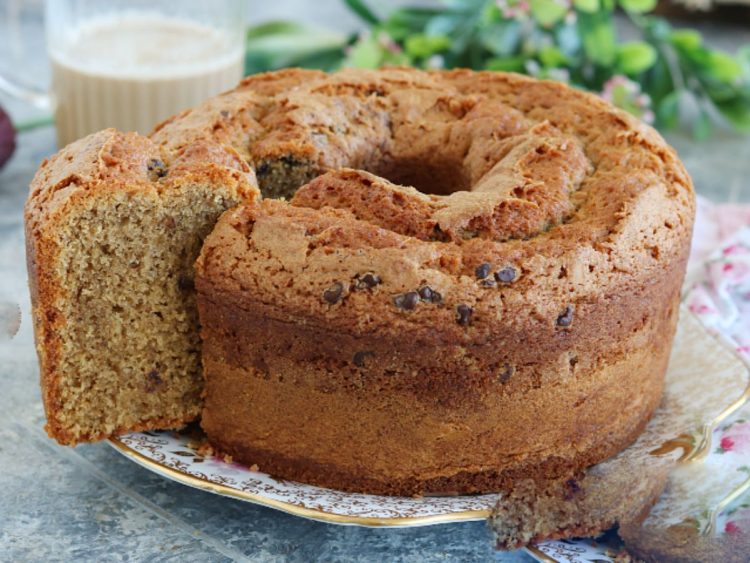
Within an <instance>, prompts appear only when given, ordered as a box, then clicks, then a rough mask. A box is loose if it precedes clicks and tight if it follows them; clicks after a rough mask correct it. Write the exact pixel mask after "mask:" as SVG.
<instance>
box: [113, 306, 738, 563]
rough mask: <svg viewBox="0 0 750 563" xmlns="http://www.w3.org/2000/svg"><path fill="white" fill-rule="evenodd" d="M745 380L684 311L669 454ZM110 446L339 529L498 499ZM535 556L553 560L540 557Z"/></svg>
mask: <svg viewBox="0 0 750 563" xmlns="http://www.w3.org/2000/svg"><path fill="white" fill-rule="evenodd" d="M717 344H719V345H717ZM709 373H710V374H711V377H710V378H707V377H706V374H709ZM748 380H749V377H748V370H747V368H746V367H745V365H744V364H743V363H742V362H741V360H739V358H738V357H737V356H736V354H734V352H733V350H730V349H729V348H728V347H725V346H722V345H720V343H717V339H716V337H714V336H712V335H710V334H709V333H708V332H707V331H706V330H705V329H703V327H702V326H701V325H700V323H699V322H698V321H697V320H696V319H695V317H694V316H693V315H692V314H691V313H690V312H688V311H687V310H686V309H685V308H683V310H682V314H681V319H680V323H679V326H678V332H677V336H676V338H675V344H674V348H673V351H672V359H671V362H670V368H669V370H668V374H667V385H666V391H665V394H666V395H667V396H669V398H670V400H669V401H665V404H673V405H676V408H678V409H679V411H680V412H679V413H675V416H677V417H678V418H679V419H680V420H684V421H685V423H684V424H685V426H684V427H683V428H682V432H681V433H679V434H678V435H674V434H671V433H670V435H665V436H664V440H663V443H664V447H665V448H666V449H667V451H672V450H674V448H675V447H679V448H682V450H683V455H682V458H683V459H695V458H700V457H703V456H705V454H706V453H707V452H708V451H710V449H711V436H712V432H713V431H714V430H715V429H717V428H718V427H719V426H720V425H721V424H722V422H724V421H725V420H726V419H727V418H728V417H729V416H730V415H731V414H732V413H733V412H734V411H736V410H737V409H738V408H740V407H741V406H742V404H743V403H744V401H745V399H746V398H747V395H748ZM686 409H687V410H686ZM110 443H111V444H112V446H114V447H115V448H116V449H117V450H118V451H120V452H121V453H122V454H123V455H125V456H127V457H129V458H130V459H132V460H133V461H135V462H136V463H138V464H140V465H142V466H144V467H146V468H147V469H150V470H151V471H154V472H155V473H158V474H160V475H163V476H164V477H167V478H169V479H173V480H175V481H178V482H180V483H183V484H186V485H190V486H193V487H196V488H199V489H203V490H207V491H211V492H214V493H217V494H220V495H226V496H230V497H234V498H238V499H242V500H246V501H249V502H254V503H257V504H261V505H265V506H269V507H271V508H276V509H279V510H282V511H284V512H288V513H290V514H295V515H297V516H302V517H305V518H311V519H314V520H321V521H325V522H332V523H337V524H350V525H362V526H388V527H405V526H422V525H428V524H439V523H449V522H459V521H468V520H482V519H485V518H487V517H488V516H489V514H490V512H491V510H492V508H493V506H494V505H495V504H496V503H497V502H498V501H499V500H500V495H498V494H488V495H467V496H442V497H441V496H426V497H420V498H410V497H387V496H375V495H366V494H357V493H346V492H341V491H335V490H330V489H324V488H320V487H314V486H310V485H305V484H302V483H296V482H291V481H284V480H279V479H275V478H273V477H271V476H269V475H267V474H265V473H262V472H259V471H254V470H253V469H252V468H247V467H245V466H242V465H239V464H235V463H227V462H226V461H224V460H223V459H222V458H220V457H216V456H213V455H204V454H202V453H200V452H201V450H200V449H199V448H198V445H197V443H196V441H195V439H194V437H193V436H191V434H190V432H189V431H181V432H173V431H157V432H136V433H131V434H126V435H123V436H120V437H118V438H113V439H111V440H110ZM557 543H560V542H557ZM563 545H564V544H563ZM561 549H562V548H561ZM537 556H543V557H546V559H544V560H546V561H550V560H553V561H554V560H555V559H552V558H551V557H549V556H548V555H546V554H544V553H542V552H540V551H537ZM561 560H564V559H561ZM579 560H585V559H579Z"/></svg>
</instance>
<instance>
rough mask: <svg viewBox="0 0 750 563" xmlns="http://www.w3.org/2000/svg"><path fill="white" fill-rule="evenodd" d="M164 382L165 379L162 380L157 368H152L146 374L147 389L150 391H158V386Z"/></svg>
mask: <svg viewBox="0 0 750 563" xmlns="http://www.w3.org/2000/svg"><path fill="white" fill-rule="evenodd" d="M162 383H164V381H163V380H162V378H161V376H160V375H159V372H158V371H157V370H155V369H152V370H151V371H150V372H148V373H147V374H146V391H148V392H149V393H153V392H154V391H156V388H157V387H159V386H160V385H161V384H162Z"/></svg>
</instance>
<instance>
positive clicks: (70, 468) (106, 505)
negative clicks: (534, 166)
mask: <svg viewBox="0 0 750 563" xmlns="http://www.w3.org/2000/svg"><path fill="white" fill-rule="evenodd" d="M709 31H710V32H711V35H713V36H715V38H716V40H717V41H719V42H722V43H724V44H725V45H727V46H731V44H732V43H736V42H738V41H740V40H742V41H747V40H748V34H747V33H744V32H739V31H737V32H736V35H734V36H732V35H731V34H729V37H728V34H727V33H723V32H722V30H721V29H720V28H713V29H711V30H709ZM743 34H744V36H742V35H743ZM727 41H729V44H727ZM3 48H4V47H3V46H2V45H0V60H2V59H3ZM39 57H41V59H40V58H39ZM42 63H43V51H42V54H41V55H39V54H37V58H36V59H33V60H30V62H29V68H31V69H38V68H41V67H42V66H43V64H42ZM0 66H1V65H0ZM33 72H43V71H33V70H32V74H33ZM0 104H2V105H3V106H5V107H6V108H10V110H11V114H12V116H13V117H14V119H16V120H20V119H24V118H26V117H29V116H31V115H32V114H33V111H32V110H31V109H30V108H28V107H24V106H23V105H22V104H18V103H16V102H13V101H12V100H9V99H8V98H7V97H3V96H2V95H0ZM668 138H669V141H670V142H671V143H672V144H673V145H674V146H675V147H676V148H677V150H678V152H679V153H680V155H681V157H682V159H683V161H684V162H685V164H686V165H687V167H688V170H689V171H690V173H691V174H692V176H693V179H694V181H695V184H696V187H697V189H698V191H699V193H702V194H704V195H706V196H707V197H709V198H711V199H713V200H714V201H724V202H739V201H750V182H748V176H750V137H740V136H738V135H736V134H732V133H730V132H726V131H720V132H718V133H717V134H716V135H715V136H714V137H713V138H712V139H711V140H709V141H707V142H704V143H700V144H698V143H695V142H694V141H693V140H692V139H691V138H690V137H689V136H688V135H687V134H685V133H680V132H677V133H673V134H670V135H669V136H668ZM54 151H55V145H54V131H53V129H52V128H51V127H47V128H42V129H37V130H34V131H32V132H29V133H24V134H21V135H20V137H19V139H18V149H17V151H16V154H15V155H14V156H13V158H12V159H11V161H10V162H9V164H8V165H7V166H6V167H5V168H4V169H3V170H2V171H0V306H2V307H5V308H6V309H7V308H8V306H12V305H13V304H19V306H20V309H21V325H20V330H19V331H18V333H17V334H16V335H15V337H13V338H12V339H8V337H7V335H5V336H4V335H3V334H2V332H0V549H1V550H2V551H1V553H2V554H1V555H0V559H3V560H9V561H41V560H43V561H55V560H78V561H133V560H137V561H180V562H187V561H235V560H236V561H300V562H303V561H304V562H307V561H508V562H520V561H531V558H530V557H529V556H528V555H526V554H524V553H521V552H513V553H498V552H495V551H494V550H493V548H492V538H491V535H490V532H489V530H488V529H487V526H486V525H485V523H483V522H471V523H462V524H453V525H440V526H430V527H423V528H411V529H366V528H360V527H345V526H337V525H332V524H323V523H318V522H313V521H309V520H304V519H301V518H298V517H295V516H289V515H286V514H283V513H280V512H277V511H274V510H272V509H269V508H264V507H258V506H254V505H252V504H248V503H245V502H241V501H238V500H234V499H229V498H223V497H219V496H216V495H213V494H210V493H207V492H203V491H198V490H195V489H191V488H188V487H186V486H183V485H179V484H176V483H173V482H171V481H168V480H166V479H164V478H162V477H159V476H157V475H154V474H152V473H150V472H149V471H148V470H146V469H144V468H142V467H140V466H137V465H135V464H134V463H132V462H130V461H128V460H127V459H125V458H124V457H122V456H121V455H120V454H119V453H117V452H116V451H115V450H114V449H112V448H110V447H109V446H108V445H106V444H93V445H86V446H79V447H77V448H75V449H72V448H65V447H60V446H57V445H56V443H55V442H53V441H52V440H50V439H49V438H47V436H46V434H45V433H44V431H43V429H42V427H43V424H44V413H43V410H42V405H41V400H40V395H39V388H38V383H37V377H38V368H37V363H36V356H35V352H34V346H33V338H32V331H31V322H30V318H29V302H28V291H27V287H26V268H25V253H24V252H25V251H24V240H23V228H22V219H23V217H22V208H23V203H24V200H25V198H26V191H27V186H28V184H29V181H30V180H31V177H32V175H33V174H34V171H35V170H36V168H37V167H38V165H39V163H40V161H41V160H42V159H43V158H45V157H47V156H49V155H50V154H51V153H53V152H54Z"/></svg>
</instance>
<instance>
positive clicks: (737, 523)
mask: <svg viewBox="0 0 750 563" xmlns="http://www.w3.org/2000/svg"><path fill="white" fill-rule="evenodd" d="M730 518H731V520H729V521H728V522H727V523H726V524H724V531H725V532H726V533H727V534H748V533H750V507H743V508H740V509H738V510H737V511H736V512H735V513H734V514H732V515H731V516H730Z"/></svg>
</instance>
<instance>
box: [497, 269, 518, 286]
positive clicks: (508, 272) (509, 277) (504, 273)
mask: <svg viewBox="0 0 750 563" xmlns="http://www.w3.org/2000/svg"><path fill="white" fill-rule="evenodd" d="M495 279H496V280H497V281H499V282H501V283H510V282H512V281H513V280H515V279H516V269H515V268H513V267H511V266H508V267H507V268H503V269H502V270H498V271H497V272H495Z"/></svg>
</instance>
